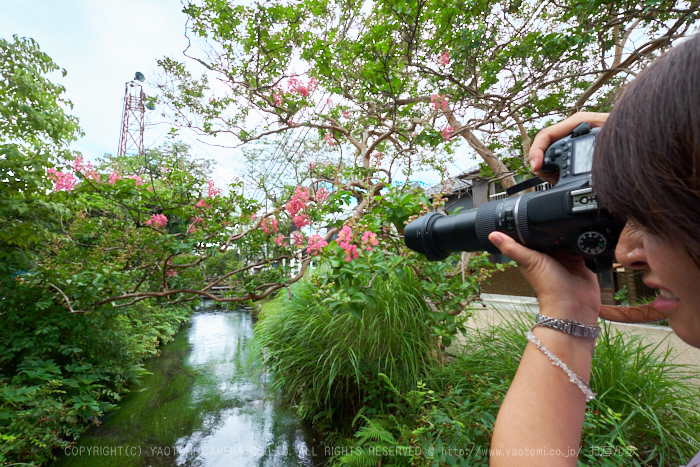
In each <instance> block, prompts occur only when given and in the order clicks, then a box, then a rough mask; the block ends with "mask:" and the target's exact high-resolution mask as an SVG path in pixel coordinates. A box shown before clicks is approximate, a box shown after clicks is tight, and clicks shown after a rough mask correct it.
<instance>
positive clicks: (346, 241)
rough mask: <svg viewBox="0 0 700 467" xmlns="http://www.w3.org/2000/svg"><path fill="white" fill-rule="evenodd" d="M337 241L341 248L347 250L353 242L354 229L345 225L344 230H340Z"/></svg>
mask: <svg viewBox="0 0 700 467" xmlns="http://www.w3.org/2000/svg"><path fill="white" fill-rule="evenodd" d="M335 241H336V242H338V245H340V247H341V248H343V249H345V248H347V246H349V245H350V242H352V229H351V228H350V227H348V226H347V225H344V226H343V228H342V229H340V232H338V236H337V237H336V238H335Z"/></svg>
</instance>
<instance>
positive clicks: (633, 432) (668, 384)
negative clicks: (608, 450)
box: [591, 325, 700, 465]
mask: <svg viewBox="0 0 700 467" xmlns="http://www.w3.org/2000/svg"><path fill="white" fill-rule="evenodd" d="M660 347H661V344H656V345H653V344H645V343H644V342H643V341H642V338H641V337H640V336H639V335H636V334H628V333H625V334H622V333H618V332H615V331H613V330H612V329H611V328H610V326H607V325H606V326H604V328H603V332H602V333H601V335H600V337H599V338H598V342H597V344H596V352H595V357H594V360H593V371H592V376H591V378H592V382H591V383H592V384H591V386H592V387H593V389H594V391H596V392H598V397H597V402H595V404H594V406H597V407H596V408H597V410H598V411H603V410H607V409H608V408H609V409H611V410H612V411H613V412H615V413H618V414H620V415H621V420H620V421H619V423H618V426H617V427H615V430H610V433H608V439H610V440H612V438H613V436H611V435H612V433H613V432H614V431H619V432H622V433H624V434H625V435H626V437H627V438H628V439H629V442H630V443H631V444H633V445H634V446H635V448H636V449H635V452H636V454H637V455H638V457H639V459H640V462H642V463H645V464H648V465H681V464H685V463H686V462H687V461H688V460H689V459H690V458H692V457H693V455H695V453H696V452H697V450H698V446H700V415H699V414H698V403H699V402H700V387H698V386H697V384H695V383H694V382H693V378H698V376H700V375H698V373H697V370H696V369H694V368H692V367H689V366H688V365H678V364H674V363H672V362H671V361H670V355H671V351H670V349H669V350H666V351H661V349H660ZM594 410H595V409H594ZM600 435H601V436H600V437H602V435H604V434H603V433H601V434H600Z"/></svg>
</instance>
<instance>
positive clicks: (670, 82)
mask: <svg viewBox="0 0 700 467" xmlns="http://www.w3.org/2000/svg"><path fill="white" fill-rule="evenodd" d="M699 166H700V34H696V35H695V36H693V37H691V38H689V39H688V40H686V41H685V42H683V43H681V44H679V45H676V46H674V47H673V48H672V49H671V50H670V51H669V52H667V53H665V54H664V55H662V56H661V57H659V58H658V59H656V60H655V61H654V62H653V63H652V64H651V65H650V66H649V67H647V68H646V69H645V70H644V71H643V72H641V73H640V74H639V76H638V77H637V78H635V79H634V80H633V81H632V82H631V83H630V84H629V85H628V86H627V88H626V89H625V91H624V92H623V93H622V96H621V97H620V100H619V102H618V103H617V104H616V105H615V106H614V108H613V110H612V112H611V114H610V117H609V118H608V120H607V121H606V122H605V125H603V129H602V130H601V132H600V134H599V136H598V138H596V146H595V152H594V156H593V185H594V187H595V191H596V194H597V196H598V198H599V200H600V201H601V202H602V204H603V206H605V207H606V208H607V209H608V210H609V211H610V212H611V213H612V214H613V215H614V216H615V217H617V218H619V219H621V220H627V219H631V220H633V221H634V222H636V223H637V224H639V225H641V226H642V227H644V228H645V229H647V230H648V231H650V232H652V233H653V234H655V235H658V236H660V237H662V238H664V239H666V240H672V241H673V242H674V243H676V242H677V243H679V244H682V245H685V247H686V249H687V251H688V253H689V254H690V256H691V257H692V258H693V260H694V261H695V264H697V265H698V266H699V267H700V172H699V170H700V168H699Z"/></svg>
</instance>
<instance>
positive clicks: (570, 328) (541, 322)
mask: <svg viewBox="0 0 700 467" xmlns="http://www.w3.org/2000/svg"><path fill="white" fill-rule="evenodd" d="M538 326H543V327H547V328H550V329H554V330H556V331H560V332H564V333H566V334H571V335H572V336H576V337H586V338H589V339H594V340H595V339H597V338H598V335H599V334H600V327H599V326H590V325H588V324H583V323H580V322H578V321H574V320H571V319H561V318H550V317H548V316H544V315H541V314H538V315H537V318H536V319H535V327H538Z"/></svg>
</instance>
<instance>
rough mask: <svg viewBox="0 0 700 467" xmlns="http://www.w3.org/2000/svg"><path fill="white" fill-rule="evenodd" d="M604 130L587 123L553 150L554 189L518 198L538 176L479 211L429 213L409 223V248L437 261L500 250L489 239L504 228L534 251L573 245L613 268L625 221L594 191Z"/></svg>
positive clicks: (547, 159) (549, 165) (546, 167)
mask: <svg viewBox="0 0 700 467" xmlns="http://www.w3.org/2000/svg"><path fill="white" fill-rule="evenodd" d="M599 131H600V129H599V128H594V129H591V126H590V124H588V123H581V124H580V125H579V126H577V127H576V128H575V129H574V131H573V132H572V133H571V135H570V136H567V137H566V138H564V139H561V140H559V141H557V142H555V143H554V144H552V145H551V146H550V147H549V148H547V150H546V151H545V155H544V164H543V166H542V170H541V172H542V173H552V174H554V173H558V174H559V181H558V182H557V184H556V185H555V186H553V187H552V188H550V189H549V190H545V191H535V192H530V193H521V194H519V195H518V196H512V195H515V194H516V193H520V192H522V191H523V190H526V189H527V188H531V187H533V186H536V185H538V184H540V183H541V182H542V181H541V180H540V179H539V178H537V177H535V178H534V179H530V180H526V181H525V182H522V183H520V184H518V185H515V186H513V187H511V188H509V189H508V190H506V191H507V193H508V195H509V197H508V198H505V199H500V200H496V201H490V202H488V203H485V204H483V205H481V206H480V207H478V208H476V209H471V210H468V211H465V212H461V213H458V214H453V215H449V216H445V215H443V214H440V213H437V212H431V213H428V214H426V215H424V216H421V217H420V218H418V219H416V220H414V221H413V222H411V223H410V224H408V225H407V226H406V229H405V230H404V242H405V243H406V246H407V247H409V248H410V249H411V250H414V251H416V252H418V253H422V254H424V255H425V256H426V258H428V259H429V260H433V261H439V260H443V259H445V258H447V257H448V256H449V255H450V254H451V253H452V252H457V251H488V252H489V253H499V250H498V248H496V247H495V246H494V245H493V244H492V243H491V242H490V241H489V239H488V236H489V234H490V233H491V232H494V231H498V232H503V233H504V234H506V235H508V236H510V237H511V238H513V239H514V240H515V241H517V242H518V243H521V244H523V245H525V246H526V247H528V248H531V249H533V250H537V251H542V252H547V253H553V252H556V251H559V250H563V249H567V250H569V251H570V252H571V253H573V254H576V255H581V256H582V257H583V258H584V260H585V261H586V266H587V267H588V269H590V270H591V271H593V272H595V273H601V272H605V271H609V270H610V269H612V264H613V260H614V255H615V246H616V245H617V240H618V238H619V236H620V232H622V228H623V227H624V224H622V223H620V222H618V221H615V220H614V219H612V218H610V217H609V216H608V215H607V214H606V213H605V211H604V210H601V209H600V208H599V207H598V203H597V202H596V196H595V192H594V191H593V189H594V187H593V185H592V181H591V165H592V162H593V147H594V144H595V138H596V135H597V134H598V132H599Z"/></svg>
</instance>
